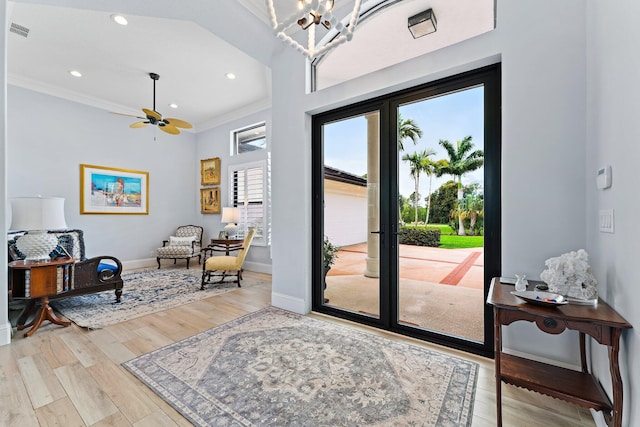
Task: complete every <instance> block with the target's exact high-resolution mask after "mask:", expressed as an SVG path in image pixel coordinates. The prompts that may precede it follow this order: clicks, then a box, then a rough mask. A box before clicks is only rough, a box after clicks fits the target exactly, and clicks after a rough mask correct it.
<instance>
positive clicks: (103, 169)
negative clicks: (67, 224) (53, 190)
mask: <svg viewBox="0 0 640 427" xmlns="http://www.w3.org/2000/svg"><path fill="white" fill-rule="evenodd" d="M80 213H81V214H129V215H136V214H137V215H148V214H149V172H143V171H136V170H130V169H119V168H110V167H107V166H94V165H83V164H81V165H80Z"/></svg>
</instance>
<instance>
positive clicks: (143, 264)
mask: <svg viewBox="0 0 640 427" xmlns="http://www.w3.org/2000/svg"><path fill="white" fill-rule="evenodd" d="M160 262H163V261H160ZM164 262H167V263H172V261H171V260H169V261H164ZM182 263H183V264H184V261H182ZM163 265H164V264H163ZM194 265H196V266H198V267H200V268H202V264H197V260H196V263H194V262H193V260H191V262H190V263H189V268H191V267H193V266H194ZM157 266H158V262H157V261H156V259H155V258H144V259H134V260H130V261H122V269H123V270H136V269H138V268H147V267H157ZM244 269H245V270H249V271H255V272H256V273H265V274H271V264H264V263H261V262H251V261H245V262H244Z"/></svg>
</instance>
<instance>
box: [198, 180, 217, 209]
mask: <svg viewBox="0 0 640 427" xmlns="http://www.w3.org/2000/svg"><path fill="white" fill-rule="evenodd" d="M200 213H202V214H219V213H220V187H213V188H201V189H200Z"/></svg>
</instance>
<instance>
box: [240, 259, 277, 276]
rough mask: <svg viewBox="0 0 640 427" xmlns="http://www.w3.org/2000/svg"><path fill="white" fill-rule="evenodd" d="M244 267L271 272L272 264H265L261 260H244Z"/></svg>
mask: <svg viewBox="0 0 640 427" xmlns="http://www.w3.org/2000/svg"><path fill="white" fill-rule="evenodd" d="M244 269H245V270H249V271H255V272H256V273H265V274H271V264H264V263H261V262H251V261H245V262H244Z"/></svg>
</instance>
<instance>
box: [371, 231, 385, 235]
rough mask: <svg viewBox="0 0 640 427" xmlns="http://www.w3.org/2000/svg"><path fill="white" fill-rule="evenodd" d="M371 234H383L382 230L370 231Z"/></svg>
mask: <svg viewBox="0 0 640 427" xmlns="http://www.w3.org/2000/svg"><path fill="white" fill-rule="evenodd" d="M371 234H384V230H378V231H372V232H371Z"/></svg>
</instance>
